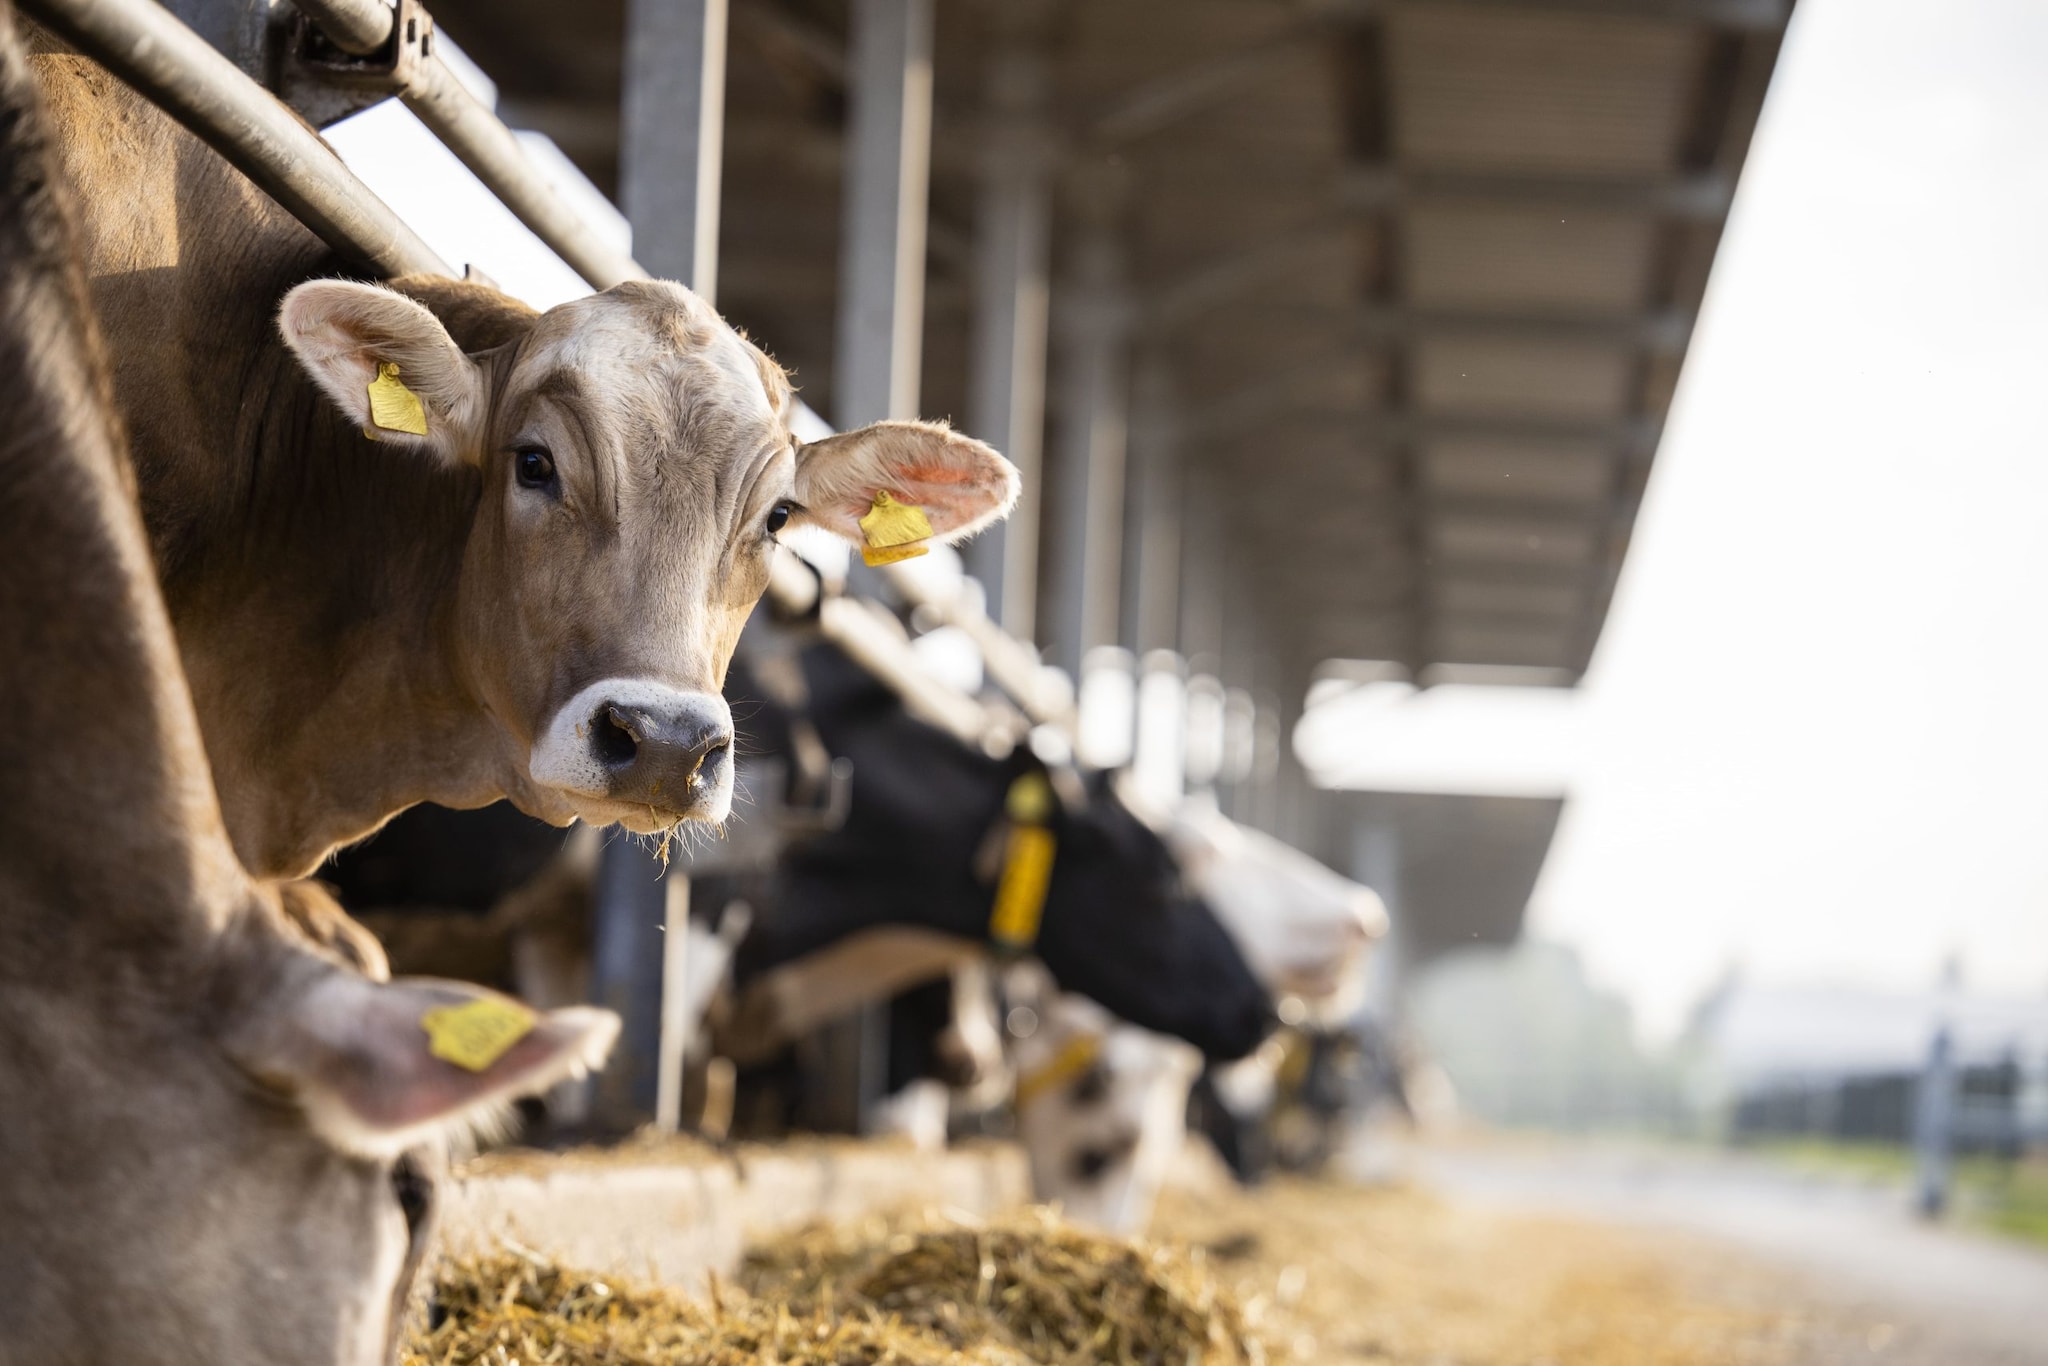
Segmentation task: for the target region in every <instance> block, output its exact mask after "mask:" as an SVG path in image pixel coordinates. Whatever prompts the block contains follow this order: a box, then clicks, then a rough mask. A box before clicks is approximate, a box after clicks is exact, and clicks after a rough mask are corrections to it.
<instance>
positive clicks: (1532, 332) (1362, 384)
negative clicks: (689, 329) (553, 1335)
mask: <svg viewBox="0 0 2048 1366" xmlns="http://www.w3.org/2000/svg"><path fill="white" fill-rule="evenodd" d="M1022 4H1023V0H1015V2H1014V3H1011V4H1008V5H997V4H970V3H961V2H957V0H956V2H955V3H941V4H940V5H939V6H938V15H937V37H936V47H935V61H934V79H935V113H934V120H935V136H934V139H933V157H934V160H933V165H932V180H931V205H932V222H931V231H930V234H929V288H928V292H927V299H926V314H927V318H926V324H927V325H926V343H925V351H924V354H925V362H924V386H923V388H924V403H923V406H924V408H925V410H926V411H927V412H931V413H938V414H946V413H950V414H953V415H956V416H957V415H960V414H962V413H963V412H964V409H965V407H966V390H967V371H966V365H967V353H968V345H967V338H968V328H969V322H970V310H971V303H972V301H971V272H972V251H971V243H972V233H973V228H974V204H975V195H976V183H977V169H978V166H979V161H978V157H979V155H980V148H981V146H982V142H983V140H982V139H981V138H980V136H979V133H980V131H981V130H982V128H984V127H985V126H986V124H985V120H986V113H985V111H986V109H987V103H988V101H987V94H988V90H987V82H988V80H989V79H990V72H991V69H992V67H991V46H992V42H993V34H992V30H993V28H994V25H995V22H996V19H997V17H998V15H999V13H1000V12H1001V11H1003V10H1005V9H1006V8H1007V9H1009V10H1010V11H1012V14H1011V15H1010V16H1008V17H1009V18H1011V19H1012V20H1013V19H1014V11H1015V10H1016V9H1017V8H1018V7H1019V6H1020V5H1022ZM1025 7H1027V8H1028V7H1029V6H1025ZM1789 8H1790V5H1789V0H1306V2H1303V3H1285V2H1283V0H1088V3H1076V4H1066V5H1047V6H1044V7H1043V9H1042V11H1041V13H1042V15H1043V17H1044V20H1045V22H1046V24H1047V26H1048V27H1047V51H1048V53H1049V55H1050V59H1051V63H1052V65H1051V77H1052V81H1053V97H1052V99H1051V101H1050V107H1051V108H1052V109H1053V110H1054V111H1055V125H1056V133H1057V154H1058V155H1059V156H1060V157H1061V158H1062V164H1063V166H1064V167H1065V173H1064V175H1063V179H1062V182H1061V183H1062V186H1063V193H1062V200H1061V204H1060V211H1059V217H1058V219H1057V222H1058V224H1059V225H1060V229H1059V230H1060V233H1061V234H1062V235H1059V236H1056V240H1055V249H1054V267H1055V277H1056V282H1057V280H1058V279H1059V278H1060V277H1061V276H1062V274H1063V271H1064V265H1065V257H1067V256H1070V255H1071V253H1070V252H1069V251H1068V250H1067V248H1068V247H1069V246H1070V242H1071V236H1070V231H1069V230H1070V229H1071V227H1072V225H1073V224H1074V223H1075V222H1076V221H1077V219H1079V218H1080V217H1082V216H1083V215H1085V214H1088V213H1101V212H1109V213H1113V214H1115V215H1116V216H1117V217H1118V219H1119V222H1120V225H1121V229H1122V232H1123V240H1124V241H1125V242H1126V243H1127V244H1128V275H1129V280H1130V284H1131V286H1132V291H1133V292H1132V294H1131V302H1132V306H1133V307H1134V308H1135V309H1136V311H1137V326H1138V328H1139V336H1140V346H1141V349H1142V350H1144V352H1145V353H1146V354H1149V355H1151V356H1154V357H1157V358H1159V359H1160V360H1163V361H1164V363H1165V367H1166V373H1167V375H1168V378H1169V380H1170V383H1171V385H1172V393H1173V395H1174V404H1173V406H1174V412H1175V431H1176V434H1177V450H1178V452H1179V455H1178V458H1179V459H1180V460H1181V461H1182V462H1183V463H1184V464H1185V466H1186V467H1187V468H1188V469H1190V470H1192V471H1197V472H1199V473H1200V475H1201V476H1202V477H1203V478H1205V479H1207V480H1209V481H1212V483H1213V485H1214V486H1215V487H1216V488H1218V489H1219V490H1221V492H1222V495H1223V498H1224V501H1225V505H1226V507H1227V508H1228V509H1229V510H1230V517H1229V523H1228V526H1227V527H1226V531H1227V547H1228V548H1227V551H1226V552H1225V553H1226V554H1227V555H1228V556H1229V558H1230V563H1231V567H1232V569H1233V571H1234V576H1235V577H1236V578H1237V579H1239V580H1241V581H1242V582H1244V583H1245V584H1247V585H1248V586H1249V587H1250V589H1251V592H1252V595H1253V599H1254V602H1255V604H1256V605H1257V607H1258V609H1259V610H1261V611H1262V612H1263V613H1264V615H1265V616H1266V617H1267V618H1268V619H1270V620H1273V621H1278V622H1284V624H1285V629H1286V630H1287V632H1288V633H1289V636H1290V639H1289V641H1288V646H1289V649H1290V651H1291V652H1293V653H1295V654H1297V655H1298V657H1300V658H1303V659H1307V660H1313V659H1317V658H1323V657H1348V658H1378V659H1392V660H1398V661H1401V662H1403V663H1406V664H1408V665H1409V666H1411V667H1412V668H1416V669H1418V670H1419V669H1421V668H1424V667H1426V666H1430V665H1439V664H1487V665H1511V666H1519V667H1523V668H1529V669H1536V670H1543V671H1550V676H1552V677H1555V678H1557V679H1558V680H1560V681H1564V680H1569V679H1572V678H1576V677H1577V676H1578V674H1579V673H1580V672H1581V671H1582V670H1583V669H1584V667H1585V665H1586V662H1587V659H1588V656H1589V655H1590V653H1591V651H1592V648H1593V645H1594V642H1595V640H1596V638H1597V636H1598V634H1599V631H1600V627H1601V624H1602V622H1603V620H1604V618H1605V616H1606V612H1607V607H1608V602H1609V598H1610V596H1611V593H1612V590H1613V586H1614V582H1615V577H1616V574H1617V571H1618V569H1619V567H1620V564H1621V562H1622V558H1623V556H1624V554H1625V553H1626V550H1627V547H1628V542H1629V535H1630V530H1631V528H1632V526H1633V524H1634V520H1635V515H1636V507H1637V503H1638V500H1639V498H1640V496H1641V493H1642V490H1643V486H1644V481H1645V479H1646V477H1647V475H1648V472H1649V468H1650V464H1651V461H1652V459H1653V457H1654V454H1655V451H1656V446H1657V441H1658V436H1659V432H1660V430H1661V427H1662V423H1663V420H1664V416H1665V413H1666V411H1667V409H1668V407H1669V405H1670V401H1671V396H1672V391H1673V388H1674V385H1675V383H1676V380H1677V377H1678V373H1679V367H1680V364H1681V362H1682V361H1683V359H1684V355H1685V349H1686V344H1687V340H1688V337H1689V334H1690V331H1691V327H1692V323H1693V318H1694V315H1695V312H1696V310H1697V309H1698V307H1699V304H1700V300H1701V296H1702V293H1703V291H1704V289H1705V285H1706V280H1707V273H1708V268H1709V266H1710V264H1711V262H1712V260H1713V255H1714V250H1715V247H1716V244H1717V243H1718V241H1719V238H1720V233H1721V227H1722V222H1723V219H1724V216H1725V214H1726V211H1727V208H1728V204H1729V201H1730V198H1731V196H1732V193H1733V189H1734V184H1735V179H1736V176H1737V174H1738V172H1739V171H1740V169H1741V165H1742V161H1743V157H1744V155H1745V153H1746V150H1747V148H1748V145H1749V140H1750V135H1751V132H1752V129H1753V128H1754V126H1755V122H1756V117H1757V112H1758V109H1759V107H1760V105H1761V102H1762V98H1763V93H1764V89H1765V86H1766V84H1767V82H1768V80H1769V76H1770V73H1771V70H1772V66H1773V64H1774V61H1775V58H1776V55H1777V49H1778V45H1779V41H1780V37H1781V35H1782V32H1783V28H1784V23H1785V20H1786V18H1787V14H1788V11H1789ZM435 10H436V12H437V13H438V14H439V16H440V17H441V19H442V20H443V22H444V23H445V24H446V26H447V28H448V30H449V32H450V33H452V34H453V35H454V36H455V37H456V38H457V40H458V41H460V42H461V43H462V44H463V45H464V47H465V48H466V49H467V50H468V51H469V52H470V54H471V55H472V56H473V57H475V58H476V59H477V61H478V62H479V63H480V64H481V65H482V66H483V67H484V69H485V70H487V71H489V72H490V74H491V75H492V77H493V78H494V79H495V80H496V81H497V82H498V83H499V86H500V90H501V109H502V110H503V112H505V113H506V114H507V116H508V118H509V119H510V120H511V121H513V122H514V123H519V124H525V125H527V126H531V127H534V128H538V129H540V130H541V131H543V132H546V133H548V134H550V135H551V136H553V137H554V138H555V140H556V141H557V142H558V143H560V144H561V145H562V146H563V148H564V149H565V150H566V151H567V152H568V153H569V154H570V155H571V156H572V157H573V158H574V159H575V160H576V161H577V162H578V163H579V164H580V165H581V166H582V167H583V168H584V169H585V171H586V172H587V173H588V174H590V175H591V176H592V178H593V179H594V180H596V181H597V182H598V184H599V185H600V186H602V187H605V188H607V189H612V188H614V187H615V185H616V178H617V165H618V155H619V151H618V141H619V126H620V119H619V107H620V46H621V42H622V38H623V32H624V23H623V14H622V4H621V2H620V0H585V2H584V3H580V4H578V5H577V6H575V23H574V24H565V23H564V22H563V10H562V8H561V6H560V5H559V4H558V3H557V0H437V3H436V5H435ZM846 27H847V13H846V3H845V0H736V3H735V4H734V5H733V10H732V38H731V47H730V56H729V69H728V96H727V118H728V125H727V140H726V160H725V198H724V218H723V228H722V242H721V265H720V290H719V303H720V306H721V308H722V309H723V310H724V311H725V312H726V313H727V314H728V315H729V316H732V317H733V318H734V319H735V320H736V321H738V322H740V323H741V324H743V325H745V326H746V327H748V328H749V329H750V331H752V332H753V333H754V334H755V335H757V336H759V337H761V338H763V339H764V340H765V341H766V342H767V343H768V344H769V345H770V346H771V347H772V348H773V349H774V350H775V351H776V353H777V354H778V356H779V357H780V358H781V359H782V360H783V361H784V362H785V363H787V364H790V365H791V366H793V367H794V368H795V370H796V371H797V373H798V377H799V381H800V383H801V384H802V385H803V388H804V391H805V394H806V396H807V397H808V398H809V399H810V400H811V402H812V403H813V404H814V405H815V406H818V407H820V408H821V409H823V410H825V411H830V407H829V403H830V398H831V392H832V386H833V378H834V377H833V366H832V350H833V345H832V344H833V336H834V321H833V309H834V303H835V299H836V294H837V287H838V281H837V278H836V277H837V272H838V262H839V253H838V234H839V230H840V213H839V209H838V205H839V178H840V164H841V158H842V142H843V127H842V125H843V122H844V118H845V109H846V101H845V97H844V88H845V79H846V52H845V42H846V39H845V34H846ZM1105 186H1108V187H1109V189H1108V190H1107V191H1105V189H1104V187H1105ZM1105 203H1107V204H1108V205H1109V206H1110V207H1109V208H1107V209H1104V208H1102V207H1101V206H1102V205H1103V204H1105ZM1071 297H1072V296H1071V295H1062V294H1061V293H1059V292H1058V285H1057V283H1056V293H1055V302H1054V314H1055V322H1054V329H1055V336H1056V337H1057V335H1058V327H1059V322H1058V317H1059V313H1060V310H1061V308H1062V306H1063V303H1062V301H1063V299H1068V298H1071ZM1059 420H1060V415H1059V413H1058V412H1057V411H1055V412H1054V413H1053V414H1052V421H1053V422H1054V423H1057V422H1058V421H1059Z"/></svg>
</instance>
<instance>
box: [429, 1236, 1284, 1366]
mask: <svg viewBox="0 0 2048 1366" xmlns="http://www.w3.org/2000/svg"><path fill="white" fill-rule="evenodd" d="M740 1279H741V1284H740V1285H734V1286H722V1287H718V1288H716V1290H715V1292H714V1293H713V1294H712V1295H711V1296H710V1297H709V1298H708V1299H706V1300H704V1301H694V1300H689V1299H686V1298H684V1297H682V1296H680V1295H677V1294H675V1293H673V1292H670V1291H666V1290H662V1289H658V1288H650V1287H646V1286H641V1285H635V1284H632V1283H630V1282H627V1281H623V1280H619V1279H616V1278H612V1277H607V1276H592V1275H587V1274H583V1273H579V1272H574V1271H570V1270H567V1269H564V1268H562V1267H559V1266H556V1265H554V1264H553V1263H551V1262H549V1261H547V1260H546V1259H545V1258H542V1257H539V1256H537V1255H535V1254H533V1253H530V1252H526V1251H524V1250H517V1249H508V1250H505V1251H502V1252H499V1253H497V1254H495V1255H492V1256H488V1257H481V1258H474V1259H469V1260H464V1261H460V1262H455V1263H452V1264H450V1265H448V1266H445V1267H444V1268H442V1270H441V1273H440V1275H439V1276H438V1277H437V1279H436V1283H435V1286H434V1288H433V1306H434V1313H433V1326H432V1327H431V1328H423V1329H422V1330H421V1331H419V1332H416V1333H415V1334H414V1336H413V1338H412V1340H411V1341H409V1342H408V1344H407V1346H406V1349H405V1352H404V1354H403V1361H404V1366H472V1364H473V1363H474V1364H476V1366H513V1363H518V1366H543V1364H546V1366H682V1363H690V1364H691V1366H698V1364H700V1363H701V1366H740V1364H741V1363H747V1364H748V1366H752V1364H753V1363H764V1362H767V1363H783V1364H784V1366H884V1364H885V1363H886V1364H887V1366H1034V1364H1035V1363H1059V1364H1060V1366H1068V1364H1069V1363H1072V1364H1073V1366H1079V1363H1095V1362H1110V1363H1117V1366H1258V1364H1259V1363H1261V1362H1263V1360H1264V1355H1263V1353H1262V1352H1261V1350H1260V1348H1259V1346H1258V1343H1257V1342H1256V1340H1255V1339H1253V1338H1252V1336H1251V1335H1250V1334H1249V1333H1248V1332H1247V1331H1246V1329H1245V1326H1244V1319H1243V1316H1242V1314H1240V1313H1239V1311H1238V1309H1237V1307H1236V1305H1235V1303H1234V1302H1233V1301H1232V1300H1231V1298H1230V1296H1229V1294H1228V1292H1226V1291H1223V1290H1221V1289H1220V1288H1218V1287H1217V1285H1216V1284H1215V1283H1214V1282H1213V1281H1212V1280H1211V1279H1210V1277H1209V1276H1208V1274H1207V1272H1206V1270H1205V1268H1204V1267H1203V1266H1202V1265H1201V1263H1200V1260H1199V1258H1196V1257H1190V1256H1189V1255H1187V1254H1184V1253H1176V1252H1171V1251H1168V1250H1166V1249H1163V1248H1158V1247H1153V1246H1150V1245H1148V1244H1144V1243H1141V1242H1131V1241H1126V1240H1122V1239H1114V1238H1103V1237H1098V1236H1096V1235H1093V1234H1088V1233H1084V1232H1081V1231H1079V1230H1076V1229H1073V1228H1069V1227H1067V1226H1066V1225H1064V1224H1062V1223H1061V1222H1060V1221H1059V1220H1058V1219H1057V1218H1055V1217H1054V1216H1052V1215H1050V1214H1046V1213H1034V1214H1030V1215H1027V1216H1024V1217H1021V1218H1019V1219H1015V1220H1010V1221H1005V1222H1003V1223H999V1224H994V1225H988V1226H978V1225H970V1224H966V1223H957V1222H934V1221H926V1222H924V1223H922V1224H921V1225H919V1226H915V1227H912V1228H908V1229H903V1230H898V1231H889V1230H886V1229H882V1230H870V1231H869V1232H868V1235H867V1236H865V1237H863V1236H861V1235H848V1234H846V1233H835V1232H830V1231H821V1232H813V1233H808V1234H804V1235H799V1236H797V1237H793V1238H790V1239H785V1240H782V1241H781V1242H778V1243H774V1244H770V1245H768V1246H766V1247H764V1248H762V1249H759V1250H758V1251H757V1252H756V1253H754V1254H753V1255H752V1256H751V1257H750V1258H749V1260H748V1265H747V1267H746V1269H745V1271H744V1272H743V1274H742V1276H741V1278H740Z"/></svg>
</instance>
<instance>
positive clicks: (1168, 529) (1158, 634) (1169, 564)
mask: <svg viewBox="0 0 2048 1366" xmlns="http://www.w3.org/2000/svg"><path fill="white" fill-rule="evenodd" d="M1131 387H1132V396H1131V458H1130V477H1129V481H1128V487H1129V498H1130V506H1129V508H1128V509H1127V511H1126V514H1125V518H1124V523H1125V532H1124V535H1125V545H1126V550H1127V553H1126V555H1125V558H1124V573H1125V574H1126V576H1127V580H1128V581H1127V582H1126V584H1125V587H1124V595H1123V599H1124V607H1123V611H1124V614H1125V616H1126V618H1127V620H1126V621H1125V623H1124V628H1123V629H1124V644H1125V645H1126V646H1128V647H1129V648H1130V649H1131V650H1133V651H1134V652H1136V653H1137V654H1138V655H1139V657H1140V658H1142V657H1143V656H1144V654H1145V652H1147V651H1150V650H1179V649H1182V648H1183V646H1182V642H1181V640H1180V613H1181V590H1182V583H1181V531H1182V524H1181V477H1180V461H1179V451H1178V450H1177V449H1176V443H1175V440H1174V390H1173V377H1172V375H1171V373H1170V372H1169V370H1168V367H1167V365H1166V362H1165V360H1164V359H1163V358H1161V357H1159V356H1145V357H1142V358H1140V359H1139V361H1138V363H1137V368H1136V374H1135V376H1134V377H1133V380H1132V386H1131Z"/></svg>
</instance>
